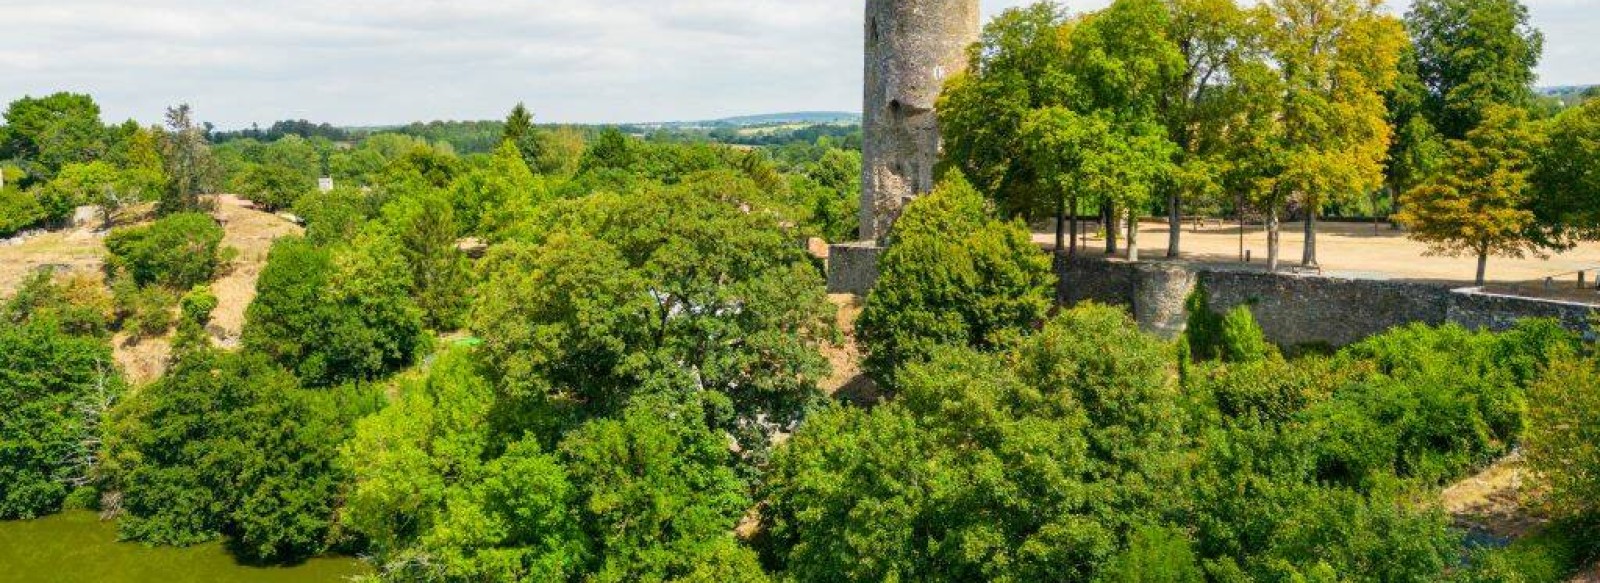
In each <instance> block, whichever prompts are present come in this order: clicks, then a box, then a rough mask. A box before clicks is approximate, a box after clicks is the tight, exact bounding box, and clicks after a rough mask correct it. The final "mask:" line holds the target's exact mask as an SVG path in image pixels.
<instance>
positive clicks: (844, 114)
mask: <svg viewBox="0 0 1600 583" xmlns="http://www.w3.org/2000/svg"><path fill="white" fill-rule="evenodd" d="M860 123H861V114H859V113H852V112H848V111H793V112H787V113H763V114H758V115H741V116H736V117H725V118H722V119H711V120H700V121H663V122H647V123H632V124H622V125H623V126H624V127H634V128H673V129H714V128H748V127H756V126H781V125H830V124H837V125H858V124H860Z"/></svg>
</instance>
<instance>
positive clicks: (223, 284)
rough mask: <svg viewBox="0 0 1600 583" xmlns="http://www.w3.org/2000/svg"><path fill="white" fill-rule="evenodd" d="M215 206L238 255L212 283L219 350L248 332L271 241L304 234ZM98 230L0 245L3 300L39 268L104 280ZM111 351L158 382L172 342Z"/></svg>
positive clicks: (235, 202) (225, 198)
mask: <svg viewBox="0 0 1600 583" xmlns="http://www.w3.org/2000/svg"><path fill="white" fill-rule="evenodd" d="M216 203H217V205H216V210H215V212H214V213H213V216H215V217H216V218H217V220H218V221H220V222H221V223H222V226H223V232H224V235H223V238H222V245H223V247H231V248H233V249H235V250H237V252H238V254H237V255H236V256H235V257H234V259H233V261H231V262H230V263H228V264H227V265H224V266H223V267H222V272H221V273H220V274H219V275H218V277H217V280H216V281H214V282H212V283H211V290H212V293H215V294H216V296H217V309H216V311H215V312H212V314H211V324H210V326H208V329H209V331H210V332H211V334H212V336H213V338H214V339H215V340H216V342H217V343H218V344H221V345H223V346H233V345H235V344H237V342H238V338H239V333H240V331H241V330H242V329H243V328H244V312H245V308H247V307H249V305H250V301H251V300H253V299H255V293H256V279H257V278H258V277H260V275H261V268H262V267H263V266H264V265H266V261H267V251H268V249H270V248H271V247H272V241H273V240H274V239H277V238H278V237H282V236H284V235H291V234H297V233H299V232H301V229H300V227H298V226H296V225H294V224H293V223H290V222H288V221H285V220H283V219H282V218H279V217H277V216H275V215H272V214H270V213H265V212H261V211H258V210H255V209H253V208H251V207H250V206H249V203H248V202H246V201H244V200H241V199H239V198H237V197H234V196H230V195H220V196H218V197H216ZM146 210H148V209H146ZM130 214H134V215H147V214H148V213H147V212H140V213H130ZM137 222H142V220H139V221H137ZM98 226H99V225H98V223H96V222H90V223H88V224H84V225H79V226H77V227H74V228H71V229H65V230H61V231H51V232H44V233H39V234H35V235H33V236H28V237H24V238H22V239H21V240H20V242H16V243H7V244H3V245H0V298H5V297H8V296H10V295H11V294H13V293H15V292H16V290H17V288H18V286H20V285H21V283H22V281H23V280H24V279H25V278H27V277H28V275H29V274H30V273H32V272H33V271H34V270H36V269H38V268H40V267H45V266H54V267H55V268H56V269H57V270H58V271H62V272H75V273H87V274H91V275H93V276H95V277H101V276H102V275H103V274H102V271H103V270H102V266H103V265H104V264H105V242H104V238H105V233H103V232H98V231H96V227H98ZM112 346H113V349H114V355H115V357H116V359H117V362H118V364H120V365H122V368H123V370H124V372H125V373H126V374H127V377H128V379H129V381H131V382H132V383H134V384H136V385H137V384H142V383H146V382H150V381H153V380H155V379H156V378H158V377H160V376H161V373H162V372H163V370H165V368H166V362H167V355H168V353H169V352H170V350H171V342H170V339H169V338H166V337H162V338H147V339H143V340H141V341H139V342H133V341H132V340H131V339H130V338H129V337H128V336H127V335H126V334H118V335H117V337H115V338H113V339H112Z"/></svg>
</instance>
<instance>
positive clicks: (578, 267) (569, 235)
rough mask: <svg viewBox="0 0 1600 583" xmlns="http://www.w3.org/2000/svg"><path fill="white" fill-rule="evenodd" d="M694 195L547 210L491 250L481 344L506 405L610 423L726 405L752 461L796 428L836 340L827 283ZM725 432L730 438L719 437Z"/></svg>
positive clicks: (744, 221)
mask: <svg viewBox="0 0 1600 583" xmlns="http://www.w3.org/2000/svg"><path fill="white" fill-rule="evenodd" d="M750 208H751V210H750V212H744V211H743V210H741V208H740V206H739V203H738V202H736V201H728V200H722V199H719V198H717V197H716V196H715V195H714V194H711V193H707V192H703V191H701V190H698V189H697V188H696V186H695V185H694V184H693V183H686V184H682V185H678V186H674V187H666V188H659V187H658V188H650V189H646V190H642V191H640V192H636V193H632V194H628V195H624V196H612V195H595V196H591V197H588V198H586V199H582V200H574V201H564V202H558V203H553V204H550V205H547V206H546V207H544V208H542V209H541V212H539V213H538V218H537V219H536V220H535V221H533V222H532V224H531V225H530V227H529V229H528V233H529V234H528V235H526V236H525V238H523V239H521V240H518V241H513V242H510V243H507V244H505V245H500V246H497V247H496V248H494V249H492V250H491V251H490V255H489V257H488V258H487V259H486V260H485V262H486V263H485V267H484V272H485V274H486V275H485V278H484V282H483V284H482V286H481V287H480V294H479V298H480V300H479V302H478V303H477V305H476V306H475V309H474V312H473V316H472V330H473V331H474V332H475V333H476V334H477V335H478V336H479V337H481V338H484V339H485V341H486V344H485V348H484V350H485V352H486V360H487V361H488V363H489V366H490V368H491V370H493V371H494V372H495V375H496V376H497V378H498V380H499V381H500V382H502V383H503V384H504V388H505V390H507V391H508V392H509V393H510V394H512V395H515V396H517V397H518V398H520V399H523V400H525V402H526V403H528V404H539V405H540V406H545V405H548V406H553V407H556V408H557V409H559V410H567V411H572V412H576V413H581V414H582V415H584V416H594V415H607V414H610V413H614V412H616V411H618V410H620V408H621V407H622V406H624V405H625V404H626V403H627V401H628V398H629V397H630V396H631V395H633V394H635V393H636V392H638V391H640V390H642V389H643V388H644V387H650V386H657V384H658V383H666V384H665V386H667V387H682V386H685V385H689V386H697V387H699V389H698V390H703V391H706V392H708V393H716V394H720V395H722V396H723V397H724V398H726V399H728V400H729V401H731V405H732V407H733V409H734V411H735V412H736V415H737V417H738V418H739V419H740V420H741V425H740V426H739V433H738V435H739V437H740V441H741V443H742V444H746V445H747V447H751V448H760V447H764V445H763V444H764V443H765V438H764V437H760V438H758V437H757V436H756V435H754V434H753V433H765V432H766V431H767V429H769V428H770V427H769V426H767V425H764V424H761V423H752V422H751V421H752V420H755V419H757V418H761V417H765V419H766V420H767V421H768V422H770V423H773V424H775V425H783V424H786V423H789V422H792V421H795V420H798V418H799V415H800V414H801V413H802V412H803V411H804V409H805V408H806V407H807V406H809V405H810V404H812V403H814V402H815V400H816V399H817V397H818V395H819V393H818V391H817V388H816V383H817V382H818V381H819V380H820V379H821V378H823V377H824V376H825V375H826V374H827V364H826V361H824V360H823V359H822V358H821V354H820V353H819V352H818V351H817V348H818V345H819V343H820V342H822V341H823V340H825V339H831V338H833V334H834V333H835V331H834V330H833V329H832V326H831V318H830V313H829V309H828V306H827V304H826V299H825V296H824V293H823V287H822V280H821V275H820V274H819V273H818V271H817V269H816V267H815V266H814V265H813V264H811V263H810V261H809V260H807V258H806V257H805V255H804V253H803V251H802V250H801V249H800V248H798V247H797V246H796V245H794V243H793V238H792V237H791V236H790V234H789V233H788V232H787V231H786V229H785V228H784V227H783V226H782V225H780V223H779V220H778V218H777V217H776V216H775V215H774V214H772V213H769V212H766V211H765V210H763V209H760V208H759V207H755V206H752V207H750ZM718 429H728V428H727V427H723V426H720V425H719V426H718Z"/></svg>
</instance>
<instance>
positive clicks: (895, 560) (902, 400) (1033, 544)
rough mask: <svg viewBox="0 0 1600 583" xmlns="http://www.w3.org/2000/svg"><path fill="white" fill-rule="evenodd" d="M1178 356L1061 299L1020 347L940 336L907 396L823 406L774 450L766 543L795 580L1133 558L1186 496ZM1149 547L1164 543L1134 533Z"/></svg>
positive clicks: (960, 573) (1096, 311)
mask: <svg viewBox="0 0 1600 583" xmlns="http://www.w3.org/2000/svg"><path fill="white" fill-rule="evenodd" d="M1167 354H1168V351H1167V350H1166V349H1165V347H1163V346H1162V345H1161V344H1160V343H1159V342H1157V341H1155V340H1153V339H1151V338H1149V337H1147V336H1143V335H1141V334H1139V333H1138V332H1137V330H1136V329H1135V327H1134V326H1132V323H1131V321H1130V320H1129V318H1128V317H1127V315H1125V314H1122V313H1121V312H1119V311H1117V310H1114V309H1112V308H1106V307H1098V306H1090V307H1081V308H1076V309H1074V310H1070V311H1068V312H1066V313H1064V314H1063V315H1061V316H1060V317H1058V318H1056V319H1055V320H1052V321H1051V322H1050V323H1049V324H1048V325H1046V327H1045V329H1044V331H1043V332H1041V333H1039V334H1037V335H1035V336H1033V337H1031V338H1029V339H1027V340H1025V341H1023V342H1022V346H1021V347H1020V348H1019V349H1017V350H1016V351H1015V352H1014V353H1011V354H1005V355H989V354H983V353H979V352H975V351H973V350H972V349H970V348H966V347H942V348H938V349H935V350H934V351H933V354H932V358H931V359H929V360H927V361H924V362H919V363H911V364H908V365H907V366H906V367H905V368H904V369H903V370H902V371H901V373H900V374H899V375H898V377H897V378H898V379H899V381H900V387H901V392H900V396H899V398H898V399H897V400H896V401H894V402H892V403H890V404H887V405H883V406H879V407H877V408H874V409H872V410H871V411H861V410H857V409H850V408H843V407H838V408H834V409H830V410H827V411H824V412H822V413H819V414H817V415H813V416H812V417H811V418H810V419H808V420H807V422H806V424H805V425H803V426H802V427H801V429H800V431H799V432H798V433H796V435H795V436H794V438H793V440H792V441H790V442H789V443H787V444H786V445H785V446H784V447H783V448H782V449H780V451H779V452H778V454H777V455H776V456H775V459H774V462H773V468H772V471H771V473H770V474H769V476H768V488H769V491H768V498H767V501H768V503H769V507H768V512H766V513H765V516H767V517H768V519H769V521H770V523H771V527H770V531H769V532H770V533H771V536H772V543H773V545H772V549H771V553H772V554H773V555H774V557H775V559H776V560H777V561H779V562H780V563H781V564H782V565H784V566H785V568H786V569H788V573H789V574H790V575H792V576H793V577H795V579H796V580H798V581H831V580H838V579H840V578H842V579H845V580H871V581H878V580H919V581H973V580H1016V581H1036V580H1089V579H1092V578H1093V577H1094V576H1095V575H1096V574H1097V573H1099V572H1100V570H1101V569H1105V568H1115V569H1122V570H1126V569H1127V567H1126V566H1121V567H1118V566H1117V565H1118V564H1119V563H1125V562H1126V561H1128V560H1133V559H1128V558H1120V557H1119V554H1120V551H1121V550H1122V549H1125V548H1126V546H1127V545H1126V537H1127V536H1128V534H1129V533H1130V531H1133V530H1136V528H1135V527H1141V528H1140V529H1138V530H1142V527H1144V526H1148V525H1149V522H1150V521H1152V520H1157V519H1159V517H1161V516H1162V515H1163V514H1164V511H1165V510H1170V509H1171V508H1174V506H1173V505H1175V504H1177V503H1178V502H1177V500H1178V498H1177V495H1176V494H1177V490H1168V488H1173V487H1175V486H1176V479H1175V478H1176V477H1177V476H1176V474H1175V473H1174V470H1175V468H1176V467H1177V463H1176V462H1177V460H1178V457H1177V456H1178V452H1179V450H1178V449H1177V448H1178V446H1179V445H1180V444H1181V440H1180V434H1179V429H1180V428H1179V427H1178V425H1177V423H1176V421H1177V419H1176V417H1177V415H1176V408H1177V400H1178V395H1177V393H1176V391H1174V390H1173V387H1172V386H1171V385H1170V384H1169V383H1168V382H1167V378H1168V374H1167V370H1166V366H1165V365H1166V355H1167ZM1150 544H1162V545H1164V546H1166V545H1168V541H1157V540H1150V537H1145V538H1144V539H1142V540H1141V541H1140V542H1139V545H1140V547H1141V550H1148V549H1146V548H1144V547H1145V546H1146V545H1150ZM1178 570H1180V571H1182V570H1183V569H1181V568H1179V569H1178Z"/></svg>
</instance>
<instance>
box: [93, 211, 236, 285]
mask: <svg viewBox="0 0 1600 583" xmlns="http://www.w3.org/2000/svg"><path fill="white" fill-rule="evenodd" d="M222 235H223V232H222V227H219V226H217V222H216V221H215V220H214V219H212V218H211V217H210V216H208V215H205V214H201V213H180V214H175V215H169V216H166V217H162V218H161V219H160V220H157V221H156V222H154V223H151V224H149V225H146V226H142V227H130V228H125V229H118V230H116V231H113V232H112V233H111V235H109V236H107V237H106V250H107V251H108V252H109V257H108V258H107V260H106V266H107V268H108V269H109V270H111V272H112V273H123V274H126V275H127V277H130V278H132V279H133V281H134V282H135V283H137V284H139V285H140V286H152V285H159V286H162V287H166V288H168V289H173V290H187V289H189V288H191V287H194V286H196V285H200V284H204V283H207V282H209V281H211V278H212V277H214V276H215V275H216V271H217V268H218V264H219V263H220V259H219V257H218V253H217V250H218V247H219V246H220V245H221V244H222Z"/></svg>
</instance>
